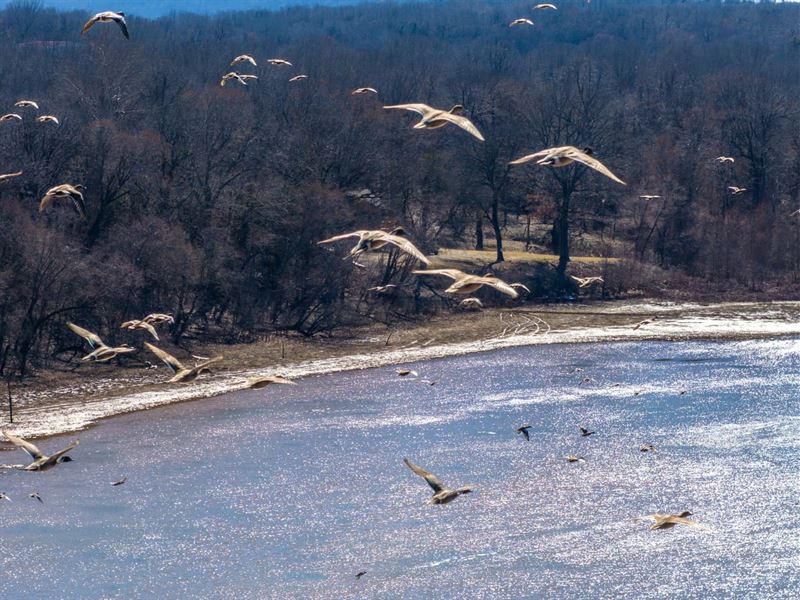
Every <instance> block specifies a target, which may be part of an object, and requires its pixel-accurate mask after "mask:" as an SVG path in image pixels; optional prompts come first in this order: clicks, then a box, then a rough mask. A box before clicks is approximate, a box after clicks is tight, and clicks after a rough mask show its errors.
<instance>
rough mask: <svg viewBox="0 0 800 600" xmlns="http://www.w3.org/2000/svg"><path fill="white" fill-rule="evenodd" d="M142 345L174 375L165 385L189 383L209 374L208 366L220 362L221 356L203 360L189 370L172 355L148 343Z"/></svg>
mask: <svg viewBox="0 0 800 600" xmlns="http://www.w3.org/2000/svg"><path fill="white" fill-rule="evenodd" d="M144 345H145V347H146V348H147V349H148V350H150V352H152V353H153V354H155V355H156V356H157V357H158V358H160V359H161V361H162V362H163V363H164V364H165V365H167V367H169V369H170V370H171V371H172V372H173V373H174V374H175V375H174V376H173V377H172V379H170V380H169V381H167V383H189V382H191V381H194V380H195V379H197V378H198V377H199V376H200V375H202V374H203V373H209V372H211V369H209V368H208V367H209V365H213V364H214V363H218V362H219V361H221V360H222V357H221V356H215V357H214V358H209V359H207V360H203V361H201V362H199V363H198V364H196V365H195V366H194V367H191V368H190V367H185V366H184V365H183V363H181V361H179V360H178V359H177V358H175V357H174V356H172V354H170V353H169V352H166V351H164V350H162V349H161V348H158V347H156V346H153V344H151V343H149V342H145V343H144Z"/></svg>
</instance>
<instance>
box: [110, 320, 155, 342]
mask: <svg viewBox="0 0 800 600" xmlns="http://www.w3.org/2000/svg"><path fill="white" fill-rule="evenodd" d="M119 328H120V329H128V330H129V331H136V330H143V331H146V332H147V333H149V334H150V335H152V336H153V337H154V338H155V339H156V340H158V333H157V332H156V328H155V327H153V325H152V324H151V323H148V322H147V321H145V320H142V319H133V320H131V321H125V322H124V323H123V324H122V325H120V326H119Z"/></svg>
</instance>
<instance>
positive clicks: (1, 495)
mask: <svg viewBox="0 0 800 600" xmlns="http://www.w3.org/2000/svg"><path fill="white" fill-rule="evenodd" d="M0 500H8V501H9V502H11V498H9V497H8V496H7V495H6V494H4V493H3V492H0Z"/></svg>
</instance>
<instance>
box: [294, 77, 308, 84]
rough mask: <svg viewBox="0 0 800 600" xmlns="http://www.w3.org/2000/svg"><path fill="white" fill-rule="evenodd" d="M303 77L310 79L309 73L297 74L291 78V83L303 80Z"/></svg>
mask: <svg viewBox="0 0 800 600" xmlns="http://www.w3.org/2000/svg"><path fill="white" fill-rule="evenodd" d="M303 79H308V75H295V76H294V77H292V78H291V79H290V80H289V83H291V82H293V81H302V80H303Z"/></svg>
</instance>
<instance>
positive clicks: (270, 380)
mask: <svg viewBox="0 0 800 600" xmlns="http://www.w3.org/2000/svg"><path fill="white" fill-rule="evenodd" d="M272 384H282V385H297V384H296V383H295V382H294V381H292V380H291V379H287V378H286V377H281V376H280V375H267V376H265V377H258V378H255V379H251V380H249V381H248V382H247V387H248V388H250V389H251V390H260V389H262V388H265V387H267V386H268V385H272Z"/></svg>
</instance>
